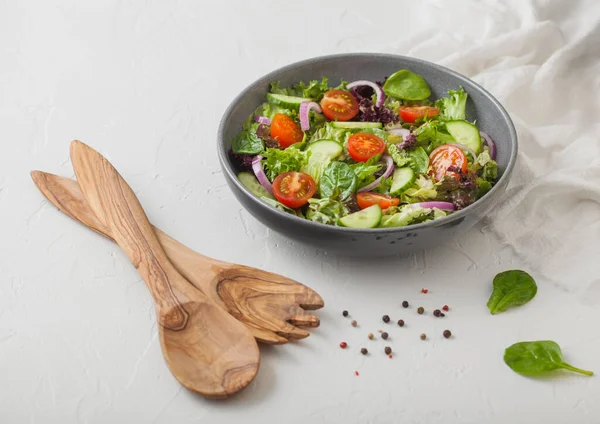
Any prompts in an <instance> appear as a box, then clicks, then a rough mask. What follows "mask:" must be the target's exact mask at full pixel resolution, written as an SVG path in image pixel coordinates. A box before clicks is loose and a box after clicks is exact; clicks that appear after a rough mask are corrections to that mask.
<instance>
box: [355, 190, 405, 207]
mask: <svg viewBox="0 0 600 424" xmlns="http://www.w3.org/2000/svg"><path fill="white" fill-rule="evenodd" d="M356 202H357V203H358V207H359V208H361V209H366V208H368V207H369V206H373V205H379V206H380V207H381V209H387V208H389V207H390V206H398V205H399V204H400V199H398V198H396V197H391V196H388V195H387V194H381V193H372V192H363V193H358V194H357V195H356Z"/></svg>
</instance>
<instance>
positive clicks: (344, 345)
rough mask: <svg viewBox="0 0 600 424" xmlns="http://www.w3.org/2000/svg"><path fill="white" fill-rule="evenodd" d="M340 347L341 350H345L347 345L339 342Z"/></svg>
mask: <svg viewBox="0 0 600 424" xmlns="http://www.w3.org/2000/svg"><path fill="white" fill-rule="evenodd" d="M340 347H341V348H342V349H346V348H347V347H348V343H346V342H341V343H340Z"/></svg>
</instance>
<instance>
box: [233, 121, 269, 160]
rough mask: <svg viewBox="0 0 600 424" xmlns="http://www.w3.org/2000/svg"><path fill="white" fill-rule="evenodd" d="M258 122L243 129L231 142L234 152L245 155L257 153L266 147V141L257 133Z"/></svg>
mask: <svg viewBox="0 0 600 424" xmlns="http://www.w3.org/2000/svg"><path fill="white" fill-rule="evenodd" d="M257 128H258V124H253V125H250V126H249V127H248V128H247V129H245V130H242V131H241V132H240V133H239V134H238V135H237V136H236V137H235V138H234V139H233V142H232V143H231V149H232V150H233V151H234V153H239V154H243V155H256V154H259V153H260V152H262V151H263V150H264V148H265V143H264V142H263V141H262V140H261V139H260V138H259V137H258V135H256V129H257Z"/></svg>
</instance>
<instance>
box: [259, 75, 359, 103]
mask: <svg viewBox="0 0 600 424" xmlns="http://www.w3.org/2000/svg"><path fill="white" fill-rule="evenodd" d="M347 84H348V82H347V81H344V80H341V81H340V84H339V85H338V86H337V87H330V86H329V79H328V78H327V77H323V78H321V80H320V81H319V80H312V81H309V83H308V84H306V83H305V82H304V81H300V82H299V83H297V84H294V85H292V86H291V87H287V88H283V87H281V83H280V82H279V81H272V82H271V88H270V92H271V93H273V94H283V95H285V96H294V97H305V98H309V99H313V100H316V101H319V100H321V99H322V98H323V95H324V94H325V93H326V92H327V91H329V90H343V89H345V88H346V85H347Z"/></svg>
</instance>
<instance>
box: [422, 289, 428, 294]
mask: <svg viewBox="0 0 600 424" xmlns="http://www.w3.org/2000/svg"><path fill="white" fill-rule="evenodd" d="M421 293H423V294H427V293H429V290H428V289H421Z"/></svg>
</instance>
